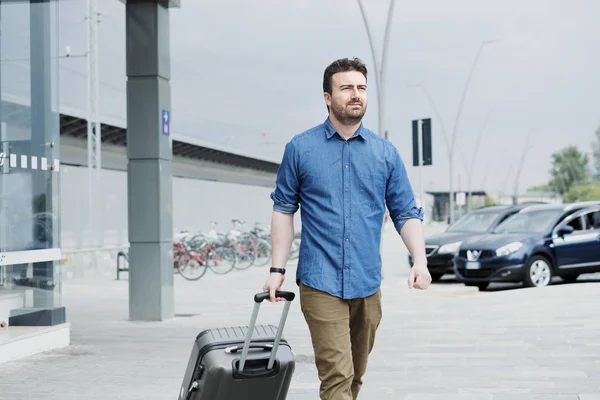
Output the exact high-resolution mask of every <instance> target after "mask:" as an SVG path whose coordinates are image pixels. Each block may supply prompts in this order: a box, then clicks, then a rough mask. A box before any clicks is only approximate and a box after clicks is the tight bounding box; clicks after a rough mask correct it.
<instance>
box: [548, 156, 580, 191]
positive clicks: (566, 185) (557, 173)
mask: <svg viewBox="0 0 600 400" xmlns="http://www.w3.org/2000/svg"><path fill="white" fill-rule="evenodd" d="M588 164H589V157H588V155H587V154H585V153H582V152H581V151H579V149H578V148H577V147H576V146H569V147H566V148H564V149H562V150H560V151H557V152H555V153H553V154H552V169H551V170H550V176H551V177H552V179H551V180H550V186H551V187H552V188H553V189H554V190H555V191H556V192H558V193H560V194H561V195H565V194H566V193H567V192H568V191H569V189H571V187H572V186H573V185H577V184H584V183H586V182H587V180H588V178H589V165H588Z"/></svg>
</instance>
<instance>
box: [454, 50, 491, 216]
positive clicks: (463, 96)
mask: <svg viewBox="0 0 600 400" xmlns="http://www.w3.org/2000/svg"><path fill="white" fill-rule="evenodd" d="M494 42H495V40H484V41H482V42H481V45H480V46H479V50H478V51H477V55H476V56H475V59H474V60H473V63H472V64H471V69H470V71H469V75H468V76H467V81H466V82H465V86H464V88H463V92H462V96H461V98H460V103H459V105H458V111H457V113H456V118H455V119H454V129H453V130H452V141H451V144H450V160H449V161H450V165H449V168H448V173H449V177H450V190H449V197H450V199H449V200H450V223H451V224H452V223H453V222H454V184H453V181H454V176H453V174H454V147H455V144H456V131H457V130H458V121H459V119H460V115H461V113H462V108H463V104H464V102H465V98H466V96H467V91H468V90H469V84H470V83H471V78H472V77H473V71H474V70H475V66H476V65H477V63H478V61H479V58H480V56H481V53H482V51H483V48H484V46H485V45H487V44H491V43H494Z"/></svg>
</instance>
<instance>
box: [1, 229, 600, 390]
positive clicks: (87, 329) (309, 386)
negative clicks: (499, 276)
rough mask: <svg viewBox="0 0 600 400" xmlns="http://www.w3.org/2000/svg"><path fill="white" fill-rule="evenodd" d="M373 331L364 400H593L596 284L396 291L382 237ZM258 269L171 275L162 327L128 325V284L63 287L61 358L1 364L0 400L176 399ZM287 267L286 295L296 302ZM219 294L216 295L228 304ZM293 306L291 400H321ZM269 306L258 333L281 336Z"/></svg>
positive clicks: (398, 283) (238, 317)
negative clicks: (171, 301)
mask: <svg viewBox="0 0 600 400" xmlns="http://www.w3.org/2000/svg"><path fill="white" fill-rule="evenodd" d="M382 248H383V254H382V259H383V261H384V274H385V278H384V282H383V285H382V290H383V302H384V303H383V320H382V323H381V327H380V329H379V331H378V333H377V338H376V343H375V348H374V349H373V353H372V356H371V360H370V364H369V369H368V371H367V375H366V376H365V383H364V386H363V390H362V392H361V395H360V397H359V398H360V399H361V400H370V399H376V400H402V399H407V400H426V399H433V400H437V399H440V400H441V399H444V400H447V399H459V400H471V399H472V400H479V399H482V400H504V399H510V400H520V399H527V400H536V399H540V400H555V399H556V400H600V314H599V313H598V312H597V307H593V306H592V302H591V301H590V299H597V297H598V296H597V293H598V290H599V288H600V286H599V283H598V282H597V278H598V275H595V276H594V275H587V276H581V277H580V278H579V281H578V282H577V283H575V284H557V285H553V286H551V287H548V288H543V289H523V288H520V287H518V286H515V285H512V286H511V285H504V286H502V285H499V286H498V285H496V286H492V287H491V290H490V291H487V292H479V291H478V290H477V288H472V287H465V286H464V285H462V284H459V283H457V282H455V281H453V280H452V278H451V277H450V278H444V279H442V281H441V282H439V283H436V284H434V285H432V286H431V287H430V289H429V290H427V291H418V290H410V289H408V288H407V287H406V275H407V269H408V266H407V264H406V249H405V248H404V246H403V245H402V242H401V239H400V238H399V237H398V235H397V234H395V233H394V232H393V231H392V232H390V231H388V232H386V233H385V234H384V245H383V246H382ZM267 271H268V270H267V269H266V268H264V267H261V268H259V267H252V268H249V269H247V270H245V271H233V272H231V273H229V274H227V275H223V276H218V275H215V274H212V273H211V272H210V271H209V272H207V274H206V275H205V276H204V277H203V278H202V279H201V280H199V281H196V282H188V281H185V280H183V279H182V278H181V277H180V276H175V294H176V298H175V309H176V313H177V314H178V315H179V316H178V317H176V318H173V319H171V320H168V321H164V322H130V321H128V300H127V299H128V293H127V291H128V282H127V274H126V273H125V274H123V275H122V277H123V278H122V279H123V280H121V281H116V280H114V279H111V278H107V277H96V278H85V279H76V280H71V281H68V282H66V283H65V285H64V288H63V297H64V301H65V304H66V306H67V318H68V319H69V321H70V322H71V324H72V331H71V343H72V344H71V346H69V347H67V348H65V349H61V350H57V351H53V352H48V353H45V354H41V355H37V356H32V357H29V358H26V359H23V360H19V361H14V362H11V363H7V364H3V365H0V399H1V400H9V399H10V400H25V399H27V400H29V399H41V398H43V399H48V400H58V399H61V400H65V399H66V400H70V399H86V400H100V399H101V400H106V399H127V400H132V399H150V400H154V399H174V398H176V395H177V392H178V390H179V386H180V384H181V380H182V377H183V373H184V371H185V368H186V366H187V362H188V357H189V352H190V349H191V347H192V343H193V340H194V338H195V336H196V335H197V334H198V332H200V331H201V330H203V329H206V328H209V327H219V326H230V325H245V324H247V323H248V319H249V317H250V313H251V310H252V306H253V304H252V301H251V299H252V296H253V295H254V294H255V293H256V292H258V291H260V288H261V287H262V285H263V283H264V280H265V279H266V276H267V274H268V272H267ZM293 274H294V266H293V265H292V264H291V265H290V271H289V276H288V279H287V280H286V283H285V285H284V289H285V290H291V291H294V292H296V293H298V288H297V287H296V285H295V284H294V282H293ZM225 292H227V293H228V294H227V295H225V294H224V293H225ZM298 303H299V302H298V301H295V302H294V303H293V304H292V306H291V309H290V315H289V319H288V322H287V324H286V328H285V332H284V337H285V338H286V339H287V340H288V341H289V342H290V343H291V344H292V347H293V350H294V353H295V355H296V360H297V364H296V372H295V374H294V377H293V380H292V383H291V387H290V392H289V396H288V399H289V400H308V399H311V400H318V396H319V395H318V393H319V390H318V388H319V381H318V377H317V370H316V368H315V366H314V354H313V350H312V346H311V343H310V336H309V333H308V328H307V327H306V323H305V321H304V318H303V317H302V313H301V311H300V307H299V304H298ZM281 306H282V305H281V304H268V303H266V304H265V305H264V306H263V307H262V308H261V312H260V314H259V323H273V324H277V323H278V321H279V315H280V312H281Z"/></svg>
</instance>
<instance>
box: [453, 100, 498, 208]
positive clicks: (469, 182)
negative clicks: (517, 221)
mask: <svg viewBox="0 0 600 400" xmlns="http://www.w3.org/2000/svg"><path fill="white" fill-rule="evenodd" d="M492 112H493V110H489V111H488V113H487V114H486V116H485V118H484V120H483V124H482V126H481V129H480V130H479V134H478V135H477V140H476V141H475V149H474V150H473V156H472V157H471V165H470V166H468V165H467V157H465V155H464V154H463V152H462V149H461V148H460V147H459V148H458V151H459V153H460V158H461V160H462V161H463V164H464V167H465V170H466V172H467V211H471V209H472V204H471V200H472V197H473V196H472V181H473V169H474V168H475V160H476V159H477V154H478V153H477V150H478V149H479V143H480V142H481V137H482V136H483V132H484V131H485V128H486V126H487V123H488V120H489V118H490V115H491V114H492Z"/></svg>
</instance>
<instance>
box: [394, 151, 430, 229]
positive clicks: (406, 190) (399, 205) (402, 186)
mask: <svg viewBox="0 0 600 400" xmlns="http://www.w3.org/2000/svg"><path fill="white" fill-rule="evenodd" d="M389 166H390V174H389V176H388V182H387V192H386V199H385V200H386V204H387V208H388V210H389V212H390V219H391V220H392V222H393V223H394V227H395V228H396V231H397V232H398V233H400V230H401V229H402V227H403V226H404V223H405V222H406V221H408V220H409V219H411V218H415V219H419V220H421V221H423V208H422V207H417V203H416V201H415V196H414V193H413V190H412V186H411V184H410V181H409V179H408V173H407V172H406V167H405V165H404V162H403V161H402V158H401V157H400V154H399V153H398V150H397V149H396V148H395V147H392V151H391V156H390V158H389Z"/></svg>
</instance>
